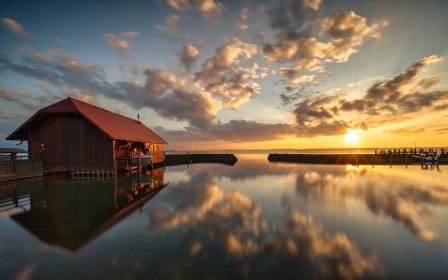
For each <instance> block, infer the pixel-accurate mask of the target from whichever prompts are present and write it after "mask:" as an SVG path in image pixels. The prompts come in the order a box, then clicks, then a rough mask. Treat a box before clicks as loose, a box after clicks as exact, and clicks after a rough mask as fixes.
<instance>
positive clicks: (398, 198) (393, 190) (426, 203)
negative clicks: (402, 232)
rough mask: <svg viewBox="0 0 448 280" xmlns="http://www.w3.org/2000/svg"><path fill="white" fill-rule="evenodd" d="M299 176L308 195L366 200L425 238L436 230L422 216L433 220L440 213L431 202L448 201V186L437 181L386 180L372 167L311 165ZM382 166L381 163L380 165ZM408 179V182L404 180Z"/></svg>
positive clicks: (379, 212) (331, 199)
mask: <svg viewBox="0 0 448 280" xmlns="http://www.w3.org/2000/svg"><path fill="white" fill-rule="evenodd" d="M301 168H303V170H302V171H301V172H300V173H301V174H300V175H298V176H297V182H296V187H297V191H298V192H299V193H300V194H301V195H302V196H303V197H305V198H307V199H310V198H316V199H319V200H323V201H325V202H326V203H344V202H346V201H349V200H350V199H353V198H354V199H358V200H361V201H364V203H365V205H366V207H367V208H368V209H369V210H370V211H372V212H373V213H375V214H377V215H381V216H386V217H390V218H392V219H393V220H394V221H396V222H397V223H399V224H400V225H403V226H404V227H405V228H406V229H408V230H409V231H411V232H412V233H414V234H415V235H416V236H418V237H419V238H421V239H422V240H426V241H432V240H434V239H435V238H436V234H435V233H434V232H433V231H431V230H427V229H424V228H423V227H422V226H421V225H420V224H419V221H420V220H421V218H428V219H430V220H433V219H434V218H435V217H436V214H435V213H434V212H433V211H432V210H431V209H430V208H429V207H430V206H439V205H446V204H447V203H448V189H446V188H445V187H441V185H438V183H437V182H434V183H431V182H428V181H427V180H425V181H424V182H423V181H421V180H422V179H418V178H416V179H417V180H414V179H413V178H401V177H399V178H395V180H400V181H401V182H400V184H398V183H397V182H395V180H394V177H392V178H388V180H383V178H382V177H381V176H378V174H370V172H369V171H368V170H363V171H360V172H359V171H357V170H356V171H348V173H347V172H345V171H344V170H343V169H336V168H335V167H328V168H323V167H322V168H319V170H315V169H314V168H311V167H309V166H305V167H301ZM377 168H378V167H377ZM376 172H378V171H376ZM403 180H405V183H403Z"/></svg>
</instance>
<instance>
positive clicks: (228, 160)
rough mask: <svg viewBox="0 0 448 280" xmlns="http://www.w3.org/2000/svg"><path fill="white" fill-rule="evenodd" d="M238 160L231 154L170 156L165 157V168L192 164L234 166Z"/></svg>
mask: <svg viewBox="0 0 448 280" xmlns="http://www.w3.org/2000/svg"><path fill="white" fill-rule="evenodd" d="M237 161H238V159H237V158H236V157H235V156H234V155H233V154H172V155H165V161H164V165H165V166H174V165H182V164H193V163H221V164H226V165H234V164H235V163H236V162H237Z"/></svg>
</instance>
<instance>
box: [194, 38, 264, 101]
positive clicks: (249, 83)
mask: <svg viewBox="0 0 448 280" xmlns="http://www.w3.org/2000/svg"><path fill="white" fill-rule="evenodd" d="M256 54H257V46H256V45H253V44H249V43H244V42H242V41H240V40H239V39H236V38H234V39H233V40H232V41H231V42H230V43H228V44H226V45H224V46H222V47H220V48H218V49H217V50H216V52H215V55H214V56H213V57H210V58H208V59H207V60H206V61H205V62H204V63H203V64H202V66H201V68H200V70H199V71H197V72H196V73H195V81H196V82H198V83H200V84H201V85H202V86H203V87H204V89H205V90H206V91H208V92H210V94H211V95H213V96H214V97H215V98H219V99H221V100H223V101H224V106H225V107H227V108H229V109H237V108H238V107H239V106H240V105H241V104H243V103H245V102H247V101H249V100H250V99H251V98H252V97H254V96H255V95H257V94H259V93H260V92H261V87H260V86H259V84H258V83H256V82H255V81H254V80H255V79H263V78H264V77H266V75H267V74H266V72H267V69H266V68H261V67H259V66H258V64H256V63H254V64H252V66H251V67H243V66H242V65H243V63H245V62H247V61H249V60H250V59H251V58H252V57H253V56H254V55H256Z"/></svg>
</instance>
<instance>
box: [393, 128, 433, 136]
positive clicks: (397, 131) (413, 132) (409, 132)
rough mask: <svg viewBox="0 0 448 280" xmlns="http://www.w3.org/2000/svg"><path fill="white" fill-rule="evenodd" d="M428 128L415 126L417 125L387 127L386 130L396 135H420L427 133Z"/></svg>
mask: <svg viewBox="0 0 448 280" xmlns="http://www.w3.org/2000/svg"><path fill="white" fill-rule="evenodd" d="M426 131H427V130H426V128H424V127H420V128H415V127H404V128H397V129H387V130H385V131H384V132H385V133H390V134H395V135H418V134H422V133H425V132H426Z"/></svg>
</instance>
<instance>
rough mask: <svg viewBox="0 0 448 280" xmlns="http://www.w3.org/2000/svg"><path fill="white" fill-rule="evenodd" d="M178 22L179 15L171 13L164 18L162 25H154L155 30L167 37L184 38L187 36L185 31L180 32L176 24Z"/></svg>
mask: <svg viewBox="0 0 448 280" xmlns="http://www.w3.org/2000/svg"><path fill="white" fill-rule="evenodd" d="M179 22H180V17H179V16H178V15H176V14H171V15H169V16H167V17H166V18H165V23H164V24H163V25H155V26H154V27H155V28H156V30H157V31H158V32H159V33H160V34H162V35H164V36H166V37H168V38H173V39H175V40H184V39H187V38H188V37H189V35H188V34H187V33H184V32H182V31H181V30H180V29H179V27H178V25H179Z"/></svg>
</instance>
